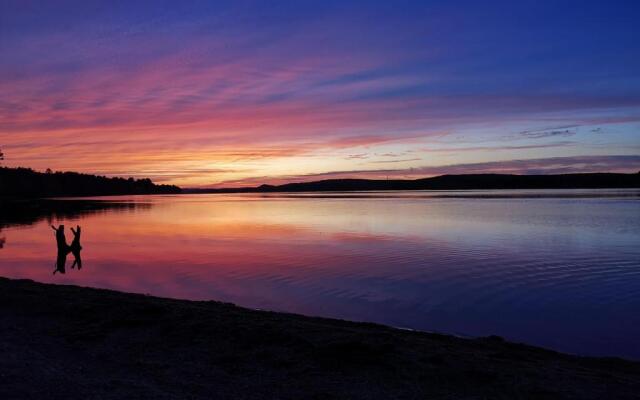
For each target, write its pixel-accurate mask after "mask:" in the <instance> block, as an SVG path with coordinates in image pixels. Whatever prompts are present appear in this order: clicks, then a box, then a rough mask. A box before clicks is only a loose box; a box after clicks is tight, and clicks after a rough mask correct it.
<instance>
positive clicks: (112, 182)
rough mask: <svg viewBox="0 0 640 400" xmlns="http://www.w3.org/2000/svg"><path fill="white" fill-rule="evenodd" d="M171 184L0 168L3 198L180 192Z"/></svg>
mask: <svg viewBox="0 0 640 400" xmlns="http://www.w3.org/2000/svg"><path fill="white" fill-rule="evenodd" d="M180 192H181V189H180V188H179V187H177V186H171V185H156V184H154V183H153V182H151V180H150V179H133V178H129V179H125V178H107V177H105V176H96V175H88V174H79V173H77V172H51V173H42V172H36V171H34V170H32V169H29V168H6V167H2V168H0V196H3V197H61V196H65V197H66V196H70V197H73V196H109V195H126V194H169V193H180Z"/></svg>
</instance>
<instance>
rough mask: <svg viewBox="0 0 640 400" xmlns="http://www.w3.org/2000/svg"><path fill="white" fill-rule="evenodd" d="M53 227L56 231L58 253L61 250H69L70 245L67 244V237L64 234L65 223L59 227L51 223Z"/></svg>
mask: <svg viewBox="0 0 640 400" xmlns="http://www.w3.org/2000/svg"><path fill="white" fill-rule="evenodd" d="M51 229H53V230H54V231H55V232H56V244H57V245H58V253H59V252H60V251H61V250H65V251H67V250H68V248H69V245H68V244H67V237H66V236H65V235H64V225H60V226H58V227H57V228H56V227H55V226H53V225H51Z"/></svg>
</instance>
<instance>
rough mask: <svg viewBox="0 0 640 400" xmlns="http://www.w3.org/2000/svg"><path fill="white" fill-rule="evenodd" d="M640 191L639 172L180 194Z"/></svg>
mask: <svg viewBox="0 0 640 400" xmlns="http://www.w3.org/2000/svg"><path fill="white" fill-rule="evenodd" d="M623 188H627V189H628V188H640V173H635V174H620V173H584V174H557V175H512V174H468V175H441V176H434V177H430V178H420V179H385V180H382V179H326V180H320V181H310V182H294V183H285V184H283V185H260V186H255V187H239V188H233V187H231V188H184V189H182V191H183V193H272V192H351V191H385V190H436V191H437V190H494V189H509V190H513V189H516V190H518V189H623Z"/></svg>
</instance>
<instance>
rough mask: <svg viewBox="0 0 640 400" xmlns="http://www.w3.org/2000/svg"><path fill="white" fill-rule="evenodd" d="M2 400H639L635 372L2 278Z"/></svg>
mask: <svg viewBox="0 0 640 400" xmlns="http://www.w3.org/2000/svg"><path fill="white" fill-rule="evenodd" d="M0 310H1V311H0V346H2V352H3V357H1V358H0V381H2V382H3V383H2V384H0V397H1V398H6V399H12V398H20V399H36V398H44V397H46V398H53V399H56V398H60V399H62V398H64V399H74V398H89V399H90V398H100V399H119V398H158V399H178V398H194V399H200V398H203V399H204V398H212V397H214V398H223V399H226V398H229V399H270V398H280V399H298V398H317V399H330V398H353V399H378V398H380V399H387V398H407V399H413V398H416V399H417V398H424V397H429V398H443V399H444V398H454V399H455V398H492V399H494V398H495V399H538V398H541V399H573V398H575V399H598V398H616V399H637V398H638V397H639V396H640V394H639V393H640V362H636V361H628V360H624V359H620V358H594V357H581V356H575V355H569V354H563V353H559V352H556V351H552V350H546V349H542V348H537V347H534V346H529V345H526V344H516V343H510V342H507V341H504V340H503V339H501V338H499V337H496V336H491V337H485V338H460V337H455V336H451V335H445V334H439V333H429V332H421V331H411V330H405V329H399V328H392V327H387V326H383V325H377V324H373V323H363V322H350V321H343V320H335V319H327V318H318V317H306V316H301V315H296V314H286V313H278V312H270V311H258V310H251V309H246V308H242V307H238V306H235V305H233V304H229V303H220V302H215V301H189V300H174V299H167V298H159V297H153V296H147V295H141V294H130V293H122V292H117V291H111V290H105V289H93V288H85V287H78V286H63V285H53V284H42V283H36V282H33V281H29V280H10V279H7V278H2V277H0Z"/></svg>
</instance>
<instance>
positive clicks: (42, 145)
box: [0, 0, 640, 187]
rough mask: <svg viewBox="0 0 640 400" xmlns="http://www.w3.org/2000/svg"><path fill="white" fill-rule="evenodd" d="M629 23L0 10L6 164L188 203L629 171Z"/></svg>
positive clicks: (632, 35)
mask: <svg viewBox="0 0 640 400" xmlns="http://www.w3.org/2000/svg"><path fill="white" fill-rule="evenodd" d="M133 4H135V5H133ZM639 21H640V2H635V1H505V2H491V4H490V5H489V4H487V2H483V1H426V0H425V1H386V2H376V1H314V2H310V1H291V2H289V1H273V2H268V1H255V2H251V1H229V2H226V1H193V2H190V1H173V2H163V1H149V2H141V1H137V2H133V1H122V2H118V1H104V2H93V1H77V2H65V1H42V2H37V1H18V0H16V1H8V0H3V1H2V2H0V148H1V149H2V151H3V152H4V153H5V158H6V160H5V161H4V162H3V164H4V165H7V166H25V167H32V168H34V169H37V170H44V169H46V168H51V169H53V170H74V171H80V172H87V173H96V174H101V175H102V174H104V175H109V176H115V175H117V176H126V177H128V176H134V177H150V178H152V179H153V180H154V181H156V182H159V183H172V184H178V185H181V186H184V187H196V186H242V185H256V184H261V183H281V182H285V181H302V180H315V179H324V178H334V177H368V178H385V177H389V178H392V177H393V178H417V177H423V176H432V175H439V174H444V173H474V172H504V173H558V172H583V171H584V172H591V171H616V172H636V171H638V170H640V27H639V26H640V22H639Z"/></svg>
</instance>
